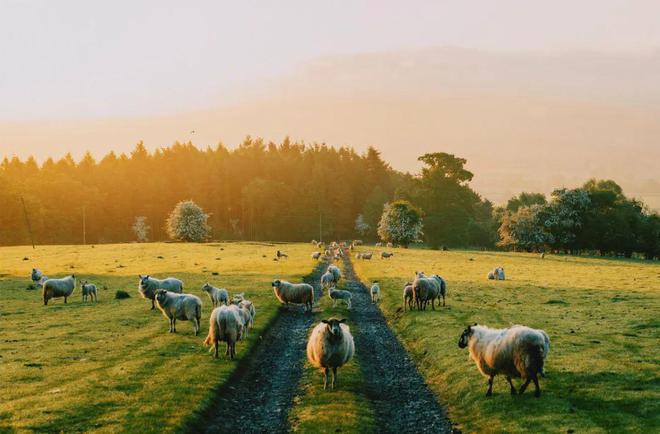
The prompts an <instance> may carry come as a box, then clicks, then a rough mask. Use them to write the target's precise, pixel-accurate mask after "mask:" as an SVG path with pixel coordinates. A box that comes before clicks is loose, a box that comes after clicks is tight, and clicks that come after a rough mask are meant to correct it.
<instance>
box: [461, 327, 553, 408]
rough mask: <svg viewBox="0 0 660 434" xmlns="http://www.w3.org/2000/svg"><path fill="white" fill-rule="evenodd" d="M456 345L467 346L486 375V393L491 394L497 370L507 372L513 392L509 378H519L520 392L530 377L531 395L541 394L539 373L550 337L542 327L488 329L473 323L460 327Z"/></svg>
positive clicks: (500, 372)
mask: <svg viewBox="0 0 660 434" xmlns="http://www.w3.org/2000/svg"><path fill="white" fill-rule="evenodd" d="M458 346H459V348H465V347H468V349H469V351H470V357H471V358H472V360H474V362H475V363H476V365H477V368H478V369H479V372H481V374H482V375H483V376H484V377H487V378H488V391H487V392H486V396H491V395H492V394H493V378H494V377H495V376H496V375H498V374H503V375H505V376H506V380H507V382H508V383H509V386H511V394H512V395H516V389H515V387H514V386H513V383H512V381H511V378H522V379H523V380H524V383H523V385H522V386H521V387H520V392H519V393H520V394H522V393H523V392H524V391H525V389H526V388H527V386H528V385H529V383H530V381H533V382H534V386H535V387H536V390H535V392H534V396H536V397H537V398H538V397H539V396H541V388H540V387H539V380H538V375H541V376H543V365H544V363H545V359H546V358H547V356H548V353H549V351H550V338H549V337H548V334H547V333H546V332H544V331H543V330H536V329H532V328H529V327H525V326H521V325H514V326H512V327H510V328H506V329H491V328H489V327H485V326H480V325H477V324H475V325H473V326H468V327H467V328H466V329H465V330H464V331H463V334H462V335H461V337H460V339H459V341H458Z"/></svg>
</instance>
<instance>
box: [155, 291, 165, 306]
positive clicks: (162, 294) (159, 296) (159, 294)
mask: <svg viewBox="0 0 660 434" xmlns="http://www.w3.org/2000/svg"><path fill="white" fill-rule="evenodd" d="M165 298H167V291H165V290H164V289H160V290H158V292H157V293H156V300H157V301H158V302H159V303H162V302H164V301H165Z"/></svg>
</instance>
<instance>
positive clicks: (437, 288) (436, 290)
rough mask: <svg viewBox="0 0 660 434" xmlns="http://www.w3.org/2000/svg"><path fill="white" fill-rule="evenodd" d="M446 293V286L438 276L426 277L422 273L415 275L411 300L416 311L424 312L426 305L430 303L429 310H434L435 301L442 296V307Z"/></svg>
mask: <svg viewBox="0 0 660 434" xmlns="http://www.w3.org/2000/svg"><path fill="white" fill-rule="evenodd" d="M446 291H447V285H446V283H445V281H444V279H443V278H442V277H440V276H438V275H437V274H436V275H433V276H431V277H426V276H425V275H424V273H423V272H420V273H417V277H416V278H415V281H414V282H413V298H414V299H415V304H416V305H417V309H418V310H426V305H427V304H428V302H429V301H431V308H432V309H433V310H435V299H436V298H438V299H439V298H440V297H441V296H442V299H443V306H444V305H445V302H444V298H445V294H446Z"/></svg>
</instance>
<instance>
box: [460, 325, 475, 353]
mask: <svg viewBox="0 0 660 434" xmlns="http://www.w3.org/2000/svg"><path fill="white" fill-rule="evenodd" d="M470 336H472V327H471V326H468V327H467V328H466V329H465V330H463V334H462V335H461V338H460V339H459V340H458V347H459V348H465V347H467V346H468V342H469V340H470Z"/></svg>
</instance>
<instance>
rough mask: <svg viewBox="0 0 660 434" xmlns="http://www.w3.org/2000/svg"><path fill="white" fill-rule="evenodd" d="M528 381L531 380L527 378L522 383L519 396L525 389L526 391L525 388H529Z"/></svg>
mask: <svg viewBox="0 0 660 434" xmlns="http://www.w3.org/2000/svg"><path fill="white" fill-rule="evenodd" d="M530 381H532V379H531V378H529V377H528V378H527V380H525V382H524V383H523V385H522V386H520V394H521V395H522V394H523V393H525V389H527V386H529V383H530Z"/></svg>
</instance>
